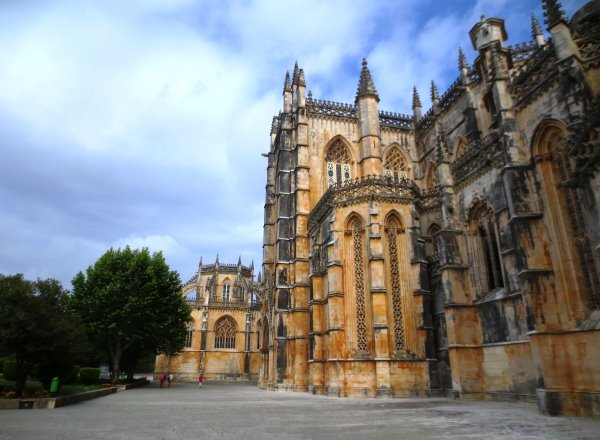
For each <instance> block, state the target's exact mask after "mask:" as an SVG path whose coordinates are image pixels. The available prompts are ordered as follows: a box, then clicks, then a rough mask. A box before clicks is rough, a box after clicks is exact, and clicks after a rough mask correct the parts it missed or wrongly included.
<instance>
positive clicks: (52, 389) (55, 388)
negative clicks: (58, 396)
mask: <svg viewBox="0 0 600 440" xmlns="http://www.w3.org/2000/svg"><path fill="white" fill-rule="evenodd" d="M59 383H60V380H59V379H58V377H53V378H52V382H50V392H51V393H58V385H59Z"/></svg>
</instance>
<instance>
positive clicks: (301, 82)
mask: <svg viewBox="0 0 600 440" xmlns="http://www.w3.org/2000/svg"><path fill="white" fill-rule="evenodd" d="M298 85H299V86H304V87H306V81H305V80H304V69H300V71H299V72H298Z"/></svg>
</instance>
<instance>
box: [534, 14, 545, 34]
mask: <svg viewBox="0 0 600 440" xmlns="http://www.w3.org/2000/svg"><path fill="white" fill-rule="evenodd" d="M531 35H532V36H533V39H534V40H535V37H537V36H538V35H544V33H543V32H542V28H541V27H540V24H539V23H538V21H537V18H535V15H533V14H531Z"/></svg>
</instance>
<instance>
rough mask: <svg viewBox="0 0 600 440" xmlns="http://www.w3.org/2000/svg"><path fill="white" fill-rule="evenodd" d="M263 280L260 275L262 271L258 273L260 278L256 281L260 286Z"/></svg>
mask: <svg viewBox="0 0 600 440" xmlns="http://www.w3.org/2000/svg"><path fill="white" fill-rule="evenodd" d="M261 278H262V277H261V275H260V270H259V271H258V278H257V279H256V282H257V283H258V284H260V283H261V281H262V280H261Z"/></svg>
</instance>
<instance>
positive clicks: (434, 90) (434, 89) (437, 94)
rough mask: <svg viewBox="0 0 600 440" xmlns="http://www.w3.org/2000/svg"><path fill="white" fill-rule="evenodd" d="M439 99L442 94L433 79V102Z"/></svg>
mask: <svg viewBox="0 0 600 440" xmlns="http://www.w3.org/2000/svg"><path fill="white" fill-rule="evenodd" d="M438 99H440V95H439V93H438V89H437V86H436V85H435V82H434V81H433V80H431V102H433V101H436V100H438Z"/></svg>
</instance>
